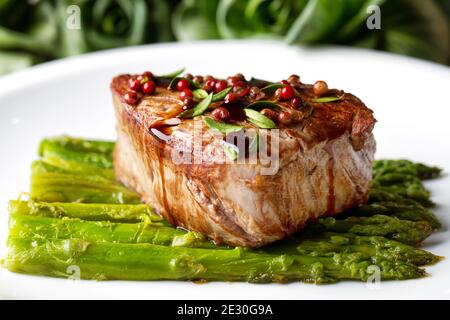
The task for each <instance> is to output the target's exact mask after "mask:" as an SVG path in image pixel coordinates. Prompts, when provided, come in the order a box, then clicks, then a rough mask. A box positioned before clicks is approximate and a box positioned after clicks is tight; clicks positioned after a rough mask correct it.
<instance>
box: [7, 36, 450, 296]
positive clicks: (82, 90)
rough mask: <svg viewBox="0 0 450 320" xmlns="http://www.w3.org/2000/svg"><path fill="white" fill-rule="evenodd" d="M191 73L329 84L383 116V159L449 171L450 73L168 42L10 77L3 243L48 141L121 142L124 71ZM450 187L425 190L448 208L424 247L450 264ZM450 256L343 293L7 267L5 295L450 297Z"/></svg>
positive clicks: (344, 52) (279, 49)
mask: <svg viewBox="0 0 450 320" xmlns="http://www.w3.org/2000/svg"><path fill="white" fill-rule="evenodd" d="M181 66H186V67H188V70H189V71H190V72H192V73H194V74H196V73H200V74H214V75H219V76H226V75H229V74H234V73H236V72H242V73H244V74H246V75H253V76H255V77H259V78H267V79H281V78H283V77H287V76H289V75H290V74H292V73H297V74H299V75H300V76H301V78H302V80H303V81H305V82H310V83H311V82H314V81H316V80H318V79H325V80H327V82H328V83H329V85H330V86H332V87H337V88H342V89H345V90H346V91H349V92H352V93H354V94H356V95H357V96H359V97H360V98H361V99H362V100H363V101H365V102H366V104H367V105H368V106H369V107H371V108H372V109H373V110H374V111H375V115H376V117H377V119H378V124H377V126H376V132H375V134H376V138H377V141H378V151H377V157H378V158H381V157H390V158H410V159H413V160H417V161H424V162H426V163H430V164H436V165H439V166H441V167H443V168H445V169H446V171H447V172H450V143H449V141H448V140H449V139H450V103H449V98H448V96H449V89H450V69H449V68H447V67H445V66H439V65H436V64H432V63H427V62H423V61H419V60H415V59H409V58H403V57H399V56H394V55H390V54H385V53H379V52H373V51H365V50H356V49H347V48H337V47H323V48H316V49H305V48H298V47H287V46H285V45H284V44H282V43H277V42H269V41H231V42H224V41H213V42H192V43H179V44H162V45H153V46H142V47H135V48H125V49H119V50H111V51H105V52H99V53H94V54H88V55H84V56H80V57H76V58H70V59H64V60H60V61H56V62H51V63H47V64H43V65H40V66H37V67H33V68H30V69H29V70H26V71H23V72H19V73H16V74H13V75H10V76H6V77H3V78H0V155H1V156H0V213H1V215H0V217H1V218H0V241H1V244H2V246H1V248H2V249H1V255H4V253H5V249H4V246H3V244H4V242H5V237H6V232H7V212H6V206H7V201H8V199H13V198H16V197H17V196H18V194H19V192H21V191H27V190H28V184H29V174H30V170H29V167H30V163H31V161H32V160H33V159H35V158H36V153H37V146H38V143H39V141H40V140H41V139H42V138H44V137H48V136H53V135H60V134H70V135H75V136H82V137H92V138H108V139H114V136H115V133H114V123H115V120H114V116H113V109H112V105H111V98H110V93H109V82H110V79H111V78H112V77H113V76H114V75H117V74H119V73H128V72H130V73H133V72H136V73H138V72H142V71H144V70H151V71H153V72H155V73H163V72H169V71H173V70H175V69H178V68H179V67H181ZM449 182H450V179H449V177H448V176H446V177H444V178H442V179H439V180H436V181H432V182H430V183H427V186H428V187H429V188H430V189H431V191H432V192H433V196H434V200H435V201H436V202H437V203H438V204H439V207H438V208H436V210H435V211H436V214H437V215H438V216H439V218H440V220H441V221H442V222H443V223H444V226H445V227H444V230H442V231H441V232H439V233H436V234H434V235H433V236H432V237H430V238H429V239H428V240H427V242H426V248H427V249H429V250H431V251H432V252H434V253H436V254H438V255H442V256H447V257H450V232H449V230H448V226H449V225H450V210H449V209H450V196H449V195H450V194H449V191H450V187H449ZM449 268H450V259H448V258H447V259H445V260H444V261H442V262H440V263H438V264H437V265H436V266H433V267H429V268H427V270H428V271H429V273H430V276H429V277H427V278H424V279H420V280H410V281H393V282H383V283H381V285H380V286H379V287H378V288H377V287H373V286H372V287H368V286H367V285H366V284H365V283H360V282H341V283H338V284H333V285H320V286H316V285H310V284H303V283H292V284H287V285H280V284H270V285H255V284H246V283H220V282H217V283H208V284H202V285H199V284H193V283H190V282H173V281H166V282H159V281H158V282H124V281H115V282H95V281H76V282H73V281H69V280H62V279H51V278H45V277H36V276H26V275H18V274H13V273H10V272H8V271H6V270H0V296H3V297H5V298H48V299H53V298H62V299H64V298H87V299H89V298H124V299H126V298H137V299H140V298H144V299H186V298H189V299H319V298H322V299H327V298H338V299H346V298H356V299H386V298H444V299H445V298H450V272H448V270H449Z"/></svg>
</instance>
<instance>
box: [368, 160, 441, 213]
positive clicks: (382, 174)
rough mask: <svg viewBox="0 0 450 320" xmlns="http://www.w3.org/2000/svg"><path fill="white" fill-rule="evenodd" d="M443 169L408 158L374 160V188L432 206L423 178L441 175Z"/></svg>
mask: <svg viewBox="0 0 450 320" xmlns="http://www.w3.org/2000/svg"><path fill="white" fill-rule="evenodd" d="M440 173H441V169H439V168H437V167H429V166H426V165H424V164H421V163H413V162H411V161H408V160H379V161H375V162H374V166H373V181H372V188H374V189H377V190H381V191H384V192H387V193H390V194H394V195H398V196H402V197H406V198H409V199H413V200H414V201H416V202H419V203H420V204H422V205H423V206H425V207H432V206H434V203H433V202H432V201H431V199H430V193H429V192H428V191H427V190H426V189H425V187H424V186H423V184H422V181H421V179H429V178H434V177H437V176H439V175H440Z"/></svg>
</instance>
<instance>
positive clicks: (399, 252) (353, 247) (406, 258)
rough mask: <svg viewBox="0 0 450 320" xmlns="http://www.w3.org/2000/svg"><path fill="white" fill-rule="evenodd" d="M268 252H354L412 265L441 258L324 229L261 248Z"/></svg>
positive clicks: (384, 241)
mask: <svg viewBox="0 0 450 320" xmlns="http://www.w3.org/2000/svg"><path fill="white" fill-rule="evenodd" d="M260 250H262V251H264V252H267V253H280V252H282V253H286V254H301V255H313V256H333V255H334V254H335V253H346V254H356V255H358V256H362V257H364V258H366V259H374V260H376V259H377V258H382V259H387V260H389V261H403V262H408V263H411V264H414V265H419V266H422V265H429V264H434V263H436V262H438V261H439V260H440V259H441V258H440V257H438V256H435V255H434V254H432V253H430V252H428V251H425V250H421V249H418V248H414V247H412V246H409V245H407V244H403V243H401V242H398V241H395V240H390V239H386V238H384V237H379V236H358V235H355V234H351V233H335V232H324V233H321V234H318V235H317V236H313V237H305V236H300V238H291V239H288V240H284V241H281V242H278V243H275V244H273V245H270V246H268V247H264V248H262V249H260Z"/></svg>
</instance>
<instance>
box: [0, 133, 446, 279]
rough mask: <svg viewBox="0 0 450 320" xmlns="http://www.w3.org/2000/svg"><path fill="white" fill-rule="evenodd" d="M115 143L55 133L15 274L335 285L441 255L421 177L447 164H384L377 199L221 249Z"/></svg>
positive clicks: (20, 217)
mask: <svg viewBox="0 0 450 320" xmlns="http://www.w3.org/2000/svg"><path fill="white" fill-rule="evenodd" d="M113 148H114V143H111V142H102V141H89V140H83V139H74V138H69V137H62V138H54V139H46V140H44V141H43V142H42V143H41V146H40V149H39V155H40V156H41V159H40V160H38V161H36V162H34V163H33V165H32V179H31V180H32V182H31V192H30V198H31V199H30V200H28V201H21V200H15V201H11V202H10V207H9V212H10V235H9V239H8V247H9V253H8V256H7V258H6V259H5V261H4V265H5V266H6V267H7V268H8V269H9V270H11V271H14V272H20V273H28V274H38V275H47V276H55V277H69V276H71V274H69V273H67V270H68V268H69V267H70V266H74V265H75V266H78V267H79V269H80V277H81V278H82V279H97V280H106V279H108V280H112V279H121V280H162V279H166V280H208V281H213V280H217V281H248V282H287V281H295V280H298V281H304V282H313V283H329V282H336V281H338V280H343V279H348V280H362V281H364V280H367V279H368V278H369V277H370V276H371V274H372V272H373V270H374V269H373V266H376V267H377V269H378V270H379V272H380V277H381V279H384V280H389V279H411V278H419V277H423V276H424V275H425V270H424V269H423V268H422V266H425V265H429V264H433V263H436V262H437V261H439V259H440V257H438V256H435V255H433V254H432V253H430V252H427V251H425V250H422V249H419V248H417V247H414V246H413V245H418V244H420V243H421V242H422V241H423V240H424V239H426V238H427V237H428V236H429V235H430V234H431V233H432V231H433V230H434V229H437V228H439V227H440V224H439V221H438V220H437V219H436V217H435V216H434V215H433V214H432V213H431V211H429V209H428V207H430V206H431V205H432V204H433V203H432V201H431V200H430V194H429V193H428V191H427V190H426V189H425V188H424V187H423V185H422V181H421V179H425V178H434V177H437V176H439V174H440V170H439V169H438V168H434V167H428V166H425V165H422V164H416V163H412V162H409V161H406V160H399V161H377V162H376V163H375V166H374V183H373V190H372V192H371V196H370V201H369V203H368V204H366V205H363V206H360V207H359V208H356V209H353V210H350V211H349V212H347V213H345V214H343V215H342V216H340V217H336V218H331V217H328V218H324V219H319V220H317V221H316V222H314V223H312V224H311V225H310V226H309V227H308V228H307V229H306V230H304V231H302V232H301V234H300V235H298V236H295V237H292V238H290V239H287V240H284V241H281V242H278V243H275V244H272V245H269V246H267V247H264V248H260V249H254V250H250V249H245V248H232V247H228V246H219V245H216V244H214V243H213V242H212V241H210V240H208V239H206V238H205V237H204V236H202V235H201V234H199V233H197V232H188V231H185V230H181V229H177V228H175V227H173V226H171V225H170V224H168V223H167V222H166V221H164V220H163V219H161V218H160V217H159V216H157V215H156V214H155V213H154V212H153V210H152V209H151V208H150V207H149V206H147V205H144V204H141V203H140V199H139V195H138V194H136V193H135V192H133V191H131V190H129V189H127V188H126V187H124V186H123V185H121V184H120V183H118V182H117V181H116V180H115V179H114V171H113V169H112V163H113V161H112V151H113Z"/></svg>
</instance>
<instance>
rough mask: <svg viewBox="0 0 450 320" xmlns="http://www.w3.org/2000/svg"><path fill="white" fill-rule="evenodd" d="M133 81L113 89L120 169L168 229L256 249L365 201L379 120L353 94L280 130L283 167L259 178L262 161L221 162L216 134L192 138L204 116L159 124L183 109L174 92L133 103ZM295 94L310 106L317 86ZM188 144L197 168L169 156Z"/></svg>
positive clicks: (315, 106)
mask: <svg viewBox="0 0 450 320" xmlns="http://www.w3.org/2000/svg"><path fill="white" fill-rule="evenodd" d="M130 77H131V76H130V75H122V76H118V77H116V78H114V79H113V81H112V84H111V89H112V93H113V99H114V105H115V110H116V116H117V122H118V124H117V135H118V140H117V146H116V150H115V162H114V165H115V171H116V174H117V177H118V178H119V179H120V181H122V182H123V183H125V184H126V185H128V186H129V187H131V188H133V189H135V190H136V191H137V192H139V193H140V194H141V195H142V198H143V200H144V201H145V202H146V203H148V204H150V205H152V206H153V207H154V208H155V210H156V211H157V212H158V213H159V214H160V215H162V216H163V217H164V218H166V219H167V220H168V221H169V222H170V223H172V224H174V225H177V226H180V227H183V228H186V229H189V230H195V231H199V232H201V233H203V234H205V235H207V236H209V237H210V238H211V239H213V240H215V241H216V242H217V243H226V244H230V245H238V246H248V247H258V246H262V245H264V244H267V243H270V242H273V241H276V240H280V239H282V238H285V237H287V236H289V235H292V234H293V233H295V232H297V231H299V230H300V229H302V228H303V227H304V226H305V224H306V223H307V222H308V220H313V219H316V218H318V217H321V216H326V215H335V214H337V213H339V212H341V211H343V210H344V209H346V208H350V207H354V206H357V205H359V204H361V203H364V202H365V201H366V200H367V196H368V192H369V188H370V182H371V166H372V161H373V156H374V151H375V140H374V137H373V135H372V129H373V126H374V123H375V119H374V118H373V116H372V111H371V110H370V109H368V108H367V107H366V106H365V105H364V104H363V103H362V102H361V101H360V100H359V99H358V98H356V97H355V96H353V95H351V94H348V93H344V92H343V91H339V90H329V92H328V93H327V96H342V97H343V98H342V100H340V101H335V102H329V103H312V102H311V103H310V104H309V106H311V107H312V110H313V112H312V113H311V112H307V113H308V115H305V118H304V120H302V121H300V122H298V123H296V124H295V125H291V126H289V127H286V126H280V128H279V129H280V131H279V170H278V172H277V173H276V174H275V175H262V174H261V170H262V168H263V167H262V165H261V164H237V163H225V162H226V161H227V157H226V154H225V153H224V148H223V147H222V144H221V142H222V138H221V137H220V136H217V135H213V134H208V133H206V134H205V135H203V136H201V137H200V136H197V135H195V136H194V134H193V131H194V123H195V122H196V123H197V125H199V124H200V126H201V127H202V129H203V131H205V132H206V131H207V130H208V128H207V127H206V125H205V124H204V123H203V121H201V119H202V118H203V116H200V117H197V118H195V120H193V119H183V120H182V123H181V124H179V125H176V126H172V127H167V126H166V127H164V126H163V127H160V126H161V122H162V121H163V120H164V119H168V118H173V117H175V116H176V115H177V114H178V113H179V112H180V111H181V108H182V103H181V101H180V99H179V97H178V92H176V91H173V90H168V89H167V85H158V86H157V88H156V91H155V93H154V94H152V95H146V96H144V97H143V98H142V99H141V100H140V101H139V102H138V103H137V105H134V106H132V105H129V104H127V103H126V102H125V99H124V98H123V97H124V94H125V93H126V92H127V91H128V90H129V89H128V80H129V79H130ZM297 90H298V92H299V94H300V96H301V97H302V99H303V100H304V101H311V100H312V99H314V98H317V96H315V95H314V93H313V92H314V91H313V89H312V86H311V85H304V84H300V85H299V86H298V87H297ZM304 108H305V109H307V108H306V107H304ZM245 125H246V126H247V127H251V124H250V123H248V122H245ZM155 128H157V129H155ZM196 139H197V140H199V141H195V140H196ZM192 143H199V145H200V149H199V150H196V149H195V148H194V150H193V151H192V153H191V156H192V161H191V162H192V163H191V164H186V163H183V164H177V163H174V161H173V160H172V156H173V154H176V152H178V151H180V152H181V151H182V150H185V151H186V150H190V149H191V147H192ZM174 151H175V152H174ZM189 152H190V151H189ZM205 153H206V154H207V155H208V156H207V159H205ZM202 154H203V158H202ZM228 162H229V161H228Z"/></svg>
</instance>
